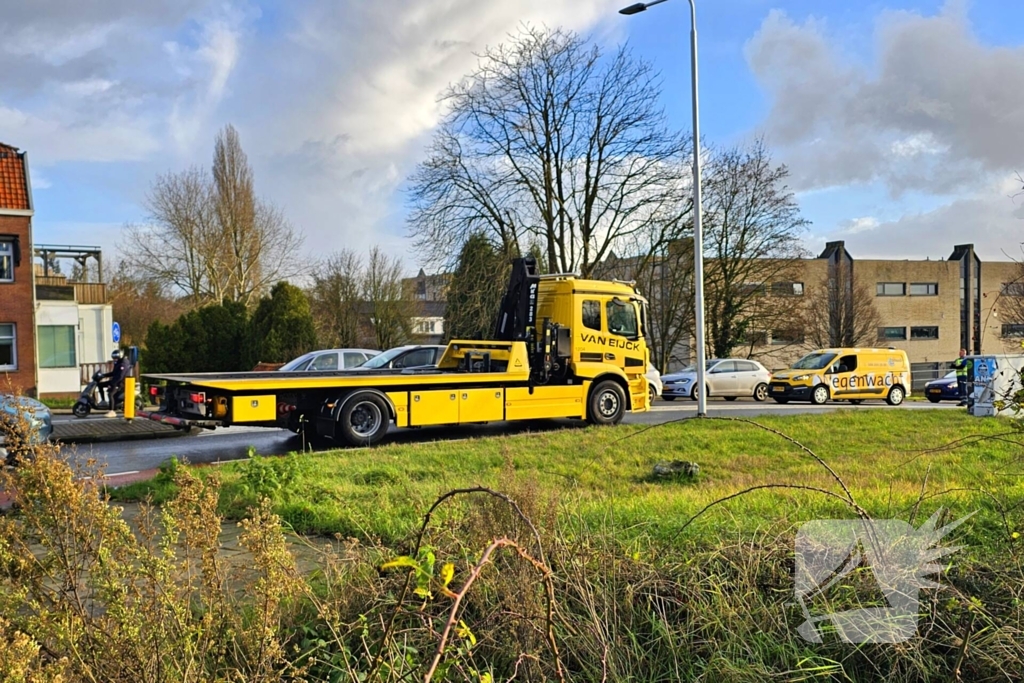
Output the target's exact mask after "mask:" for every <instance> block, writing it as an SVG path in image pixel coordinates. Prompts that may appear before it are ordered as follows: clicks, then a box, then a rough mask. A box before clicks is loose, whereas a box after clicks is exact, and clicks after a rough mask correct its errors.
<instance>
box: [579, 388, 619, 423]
mask: <svg viewBox="0 0 1024 683" xmlns="http://www.w3.org/2000/svg"><path fill="white" fill-rule="evenodd" d="M625 414H626V394H625V392H624V391H622V387H620V386H619V383H618V382H614V381H612V380H610V379H609V380H605V381H604V382H601V383H600V384H598V385H597V386H596V387H594V388H593V389H592V390H591V392H590V398H589V399H588V400H587V422H589V423H590V424H592V425H615V424H619V422H621V421H622V416H623V415H625Z"/></svg>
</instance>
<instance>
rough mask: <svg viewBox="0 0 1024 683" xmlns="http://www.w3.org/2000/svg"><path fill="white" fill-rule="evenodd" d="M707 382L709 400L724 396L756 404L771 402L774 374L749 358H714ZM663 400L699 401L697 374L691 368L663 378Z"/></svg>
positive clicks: (706, 365) (708, 366) (708, 369)
mask: <svg viewBox="0 0 1024 683" xmlns="http://www.w3.org/2000/svg"><path fill="white" fill-rule="evenodd" d="M705 368H706V370H705V373H704V378H705V381H706V382H707V392H708V396H721V397H722V398H724V399H725V400H726V401H735V400H736V399H737V398H739V397H741V396H752V397H753V398H754V400H755V401H766V400H767V399H768V382H769V381H771V378H772V373H770V372H768V369H767V368H765V367H764V366H763V365H761V364H760V363H758V362H757V361H756V360H747V359H746V358H714V359H711V360H708V361H706V364H705ZM661 381H662V384H663V386H662V389H661V397H662V398H663V399H665V400H666V401H674V400H675V399H676V398H680V397H686V398H692V399H693V400H695V401H696V400H697V370H696V368H695V367H693V366H690V367H688V368H684V369H683V370H681V371H680V372H674V373H672V374H670V375H664V376H663V377H662V378H661Z"/></svg>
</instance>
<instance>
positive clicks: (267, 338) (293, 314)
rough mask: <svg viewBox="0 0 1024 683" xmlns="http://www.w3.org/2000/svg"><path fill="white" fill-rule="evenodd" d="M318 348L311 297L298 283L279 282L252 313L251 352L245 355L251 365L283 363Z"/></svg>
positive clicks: (249, 349) (249, 350)
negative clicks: (297, 285) (309, 297)
mask: <svg viewBox="0 0 1024 683" xmlns="http://www.w3.org/2000/svg"><path fill="white" fill-rule="evenodd" d="M315 348H316V330H315V328H314V326H313V315H312V313H311V312H310V308H309V299H307V298H306V294H305V293H304V292H303V291H302V290H301V289H299V288H298V287H296V286H295V285H292V284H289V283H287V282H283V281H282V282H278V283H277V284H276V285H274V288H273V290H271V292H270V296H269V297H263V298H262V299H260V303H259V305H258V306H257V307H256V312H255V313H253V316H252V323H251V325H250V334H249V348H248V353H246V354H243V355H247V356H248V358H249V361H250V362H249V365H250V367H251V366H253V365H255V364H256V363H259V362H263V363H284V362H287V361H290V360H292V359H293V358H296V357H298V356H301V355H302V354H304V353H308V352H309V351H312V350H313V349H315Z"/></svg>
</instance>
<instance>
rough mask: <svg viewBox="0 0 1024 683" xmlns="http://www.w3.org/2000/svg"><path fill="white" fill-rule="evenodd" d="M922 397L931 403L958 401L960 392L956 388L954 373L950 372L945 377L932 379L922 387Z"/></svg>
mask: <svg viewBox="0 0 1024 683" xmlns="http://www.w3.org/2000/svg"><path fill="white" fill-rule="evenodd" d="M924 395H925V396H926V397H928V400H929V401H931V402H932V403H938V402H939V401H959V400H960V392H959V391H958V390H957V388H956V371H955V370H954V371H951V372H950V373H949V374H948V375H946V376H945V377H940V378H939V379H933V380H932V381H931V382H928V384H925V385H924Z"/></svg>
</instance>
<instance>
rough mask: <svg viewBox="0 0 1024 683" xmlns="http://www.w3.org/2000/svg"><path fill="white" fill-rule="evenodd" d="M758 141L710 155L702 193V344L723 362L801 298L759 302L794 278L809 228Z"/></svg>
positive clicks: (783, 318)
mask: <svg viewBox="0 0 1024 683" xmlns="http://www.w3.org/2000/svg"><path fill="white" fill-rule="evenodd" d="M788 176H789V171H788V169H787V168H786V166H784V165H776V164H774V163H773V161H772V158H771V153H770V151H769V150H768V148H767V147H766V146H765V144H764V142H763V141H761V140H758V141H755V142H754V143H753V144H752V145H750V146H749V147H747V148H746V149H740V148H737V149H731V150H725V151H722V152H718V153H716V154H713V155H712V156H711V158H710V161H709V163H708V164H707V180H706V183H705V187H704V197H705V199H704V210H705V221H704V233H705V241H706V252H705V253H706V259H707V260H706V265H705V310H706V314H707V331H708V345H709V347H710V351H711V352H712V353H713V354H714V356H716V357H719V358H724V357H727V356H729V355H730V354H731V353H732V351H733V349H734V348H736V347H737V346H738V345H740V344H741V343H742V342H743V340H747V339H750V338H751V337H753V336H754V335H756V334H758V333H760V332H763V331H766V330H772V329H780V327H779V325H780V323H783V322H787V321H791V320H792V319H793V317H794V316H795V315H796V314H797V313H799V310H800V306H801V299H800V297H791V296H780V297H774V296H769V297H766V296H765V295H766V294H768V293H769V292H770V288H771V287H772V285H773V284H776V283H779V284H782V283H786V282H789V281H792V280H794V279H796V278H797V277H798V275H797V274H798V273H799V259H800V257H801V256H803V255H804V253H803V249H802V247H801V243H800V234H801V232H802V231H803V229H804V227H805V226H806V225H807V221H806V220H804V219H803V218H801V216H800V210H799V208H798V207H797V204H796V200H795V199H794V197H793V193H792V191H790V189H789V188H788V187H787V186H786V185H785V181H786V178H787V177H788Z"/></svg>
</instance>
